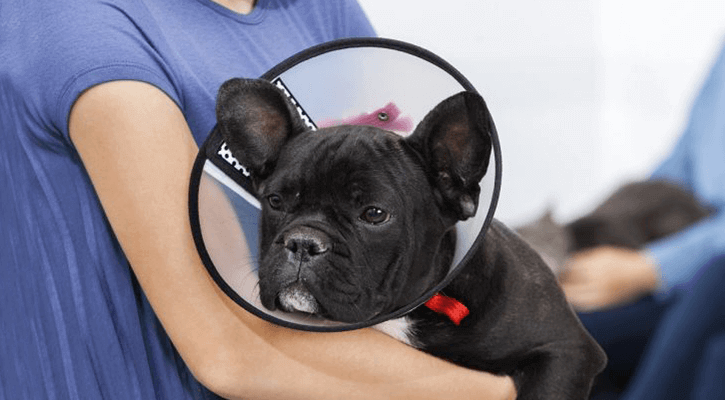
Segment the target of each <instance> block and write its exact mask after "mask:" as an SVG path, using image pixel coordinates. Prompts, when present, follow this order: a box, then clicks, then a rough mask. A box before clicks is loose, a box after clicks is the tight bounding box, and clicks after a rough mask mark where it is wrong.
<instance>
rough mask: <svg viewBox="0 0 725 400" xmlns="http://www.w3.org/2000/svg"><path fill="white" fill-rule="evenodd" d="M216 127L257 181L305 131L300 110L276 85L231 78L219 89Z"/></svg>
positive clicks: (255, 80) (261, 81) (260, 80)
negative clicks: (282, 149) (283, 146)
mask: <svg viewBox="0 0 725 400" xmlns="http://www.w3.org/2000/svg"><path fill="white" fill-rule="evenodd" d="M216 116H217V128H218V129H219V130H220V131H221V133H222V136H223V137H224V140H225V141H226V143H227V146H229V149H230V150H231V152H232V154H233V155H234V157H235V158H237V160H238V161H239V162H240V163H241V164H242V165H244V166H245V167H246V168H247V169H248V170H249V171H250V172H251V173H252V174H253V176H254V177H255V178H258V179H262V178H264V177H265V176H266V175H267V174H268V173H269V172H270V171H271V170H272V169H274V164H275V162H276V161H277V156H278V155H279V151H280V149H281V148H282V145H284V143H285V142H286V141H287V140H288V139H290V138H291V137H293V136H295V135H296V134H298V133H300V132H302V131H304V130H306V127H305V124H304V122H303V121H302V119H301V118H300V116H299V114H298V113H297V110H295V109H294V107H293V106H292V104H291V103H290V102H289V101H287V98H286V96H285V94H284V93H283V92H282V91H281V90H280V89H278V88H277V87H276V86H275V85H274V84H272V83H270V82H268V81H265V80H262V79H240V78H234V79H230V80H228V81H226V82H224V84H222V86H221V87H220V88H219V93H218V95H217V102H216Z"/></svg>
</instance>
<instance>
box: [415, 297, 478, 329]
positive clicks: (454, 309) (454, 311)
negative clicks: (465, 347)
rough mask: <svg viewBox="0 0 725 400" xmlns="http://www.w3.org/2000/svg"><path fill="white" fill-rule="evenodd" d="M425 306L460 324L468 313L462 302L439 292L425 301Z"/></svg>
mask: <svg viewBox="0 0 725 400" xmlns="http://www.w3.org/2000/svg"><path fill="white" fill-rule="evenodd" d="M425 306H426V307H428V308H430V309H431V310H433V311H435V312H437V313H439V314H445V315H446V316H447V317H448V318H449V319H450V320H451V321H452V322H453V323H454V324H456V325H460V324H461V320H463V318H466V316H467V315H468V313H469V311H468V307H466V306H464V305H463V303H461V302H460V301H458V300H456V299H454V298H452V297H448V296H445V295H442V294H440V293H436V294H434V295H433V297H431V298H430V299H429V300H428V301H426V302H425Z"/></svg>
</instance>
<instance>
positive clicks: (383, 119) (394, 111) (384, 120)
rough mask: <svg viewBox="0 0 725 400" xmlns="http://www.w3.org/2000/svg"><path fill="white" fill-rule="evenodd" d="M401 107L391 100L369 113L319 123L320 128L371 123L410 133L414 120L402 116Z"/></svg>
mask: <svg viewBox="0 0 725 400" xmlns="http://www.w3.org/2000/svg"><path fill="white" fill-rule="evenodd" d="M400 114H401V113H400V109H399V108H398V106H396V105H395V103H393V102H390V103H388V104H386V105H385V106H384V107H382V108H379V109H377V110H375V111H373V112H371V113H368V114H361V115H358V116H354V117H348V118H343V119H340V120H325V121H321V122H320V123H318V124H317V126H319V127H320V128H324V127H328V126H333V125H370V126H374V127H377V128H381V129H385V130H389V131H398V132H405V133H410V131H411V130H412V129H413V121H412V120H411V119H410V117H402V116H401V115H400Z"/></svg>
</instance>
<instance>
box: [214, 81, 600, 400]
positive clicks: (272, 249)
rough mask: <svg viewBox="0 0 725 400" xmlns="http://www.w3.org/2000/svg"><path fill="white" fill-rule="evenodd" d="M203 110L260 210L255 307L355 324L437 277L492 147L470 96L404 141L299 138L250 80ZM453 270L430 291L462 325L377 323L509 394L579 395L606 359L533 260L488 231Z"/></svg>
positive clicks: (426, 318) (405, 300)
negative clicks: (212, 117) (438, 289)
mask: <svg viewBox="0 0 725 400" xmlns="http://www.w3.org/2000/svg"><path fill="white" fill-rule="evenodd" d="M216 112H217V129H219V130H220V131H221V134H222V135H223V137H224V140H225V141H226V143H227V144H228V146H229V148H230V149H231V151H232V152H233V154H234V155H235V156H236V158H237V159H238V160H239V161H240V162H241V163H242V164H243V165H244V166H245V168H246V170H247V171H249V173H250V178H251V180H252V184H253V188H254V190H255V192H256V193H255V195H256V197H257V198H258V199H259V201H260V203H261V205H262V211H261V217H260V226H259V246H260V247H259V249H260V253H259V255H260V262H259V288H260V297H261V301H262V304H263V306H264V307H266V308H268V309H269V310H277V309H280V310H283V311H286V312H301V313H306V314H313V315H317V316H320V317H323V318H326V319H330V320H335V321H343V322H360V321H369V320H370V319H372V318H374V317H376V316H379V315H381V314H385V313H389V312H392V311H394V310H397V309H400V308H401V307H403V306H405V305H407V304H409V303H410V302H412V301H414V300H416V299H417V298H419V297H420V296H422V294H423V293H425V292H426V291H428V290H430V289H432V288H433V287H434V286H435V285H436V284H437V283H439V282H441V280H442V279H443V278H444V277H445V276H446V274H447V273H448V269H449V266H450V264H451V260H452V255H453V252H454V244H455V236H454V235H453V229H454V227H455V224H456V223H457V222H458V221H462V220H466V219H468V218H470V217H472V216H474V215H475V214H476V210H477V207H478V197H479V193H480V187H479V181H480V180H481V178H482V177H483V176H484V175H485V174H486V171H487V167H488V163H489V158H490V154H491V149H492V139H491V132H492V131H493V129H495V128H494V126H493V120H492V118H491V116H490V114H489V111H488V109H487V107H486V104H485V102H484V100H483V99H482V98H481V96H479V95H478V94H477V93H474V92H468V91H464V92H461V93H458V94H456V95H453V96H451V97H450V98H448V99H446V100H444V101H442V102H441V103H440V104H438V105H437V106H436V107H435V108H434V109H433V110H431V111H430V112H429V113H428V114H427V115H426V116H425V118H424V119H423V120H422V121H421V122H420V123H419V124H418V125H417V126H416V128H415V130H414V131H413V133H412V134H411V135H410V136H408V137H406V138H403V137H402V136H400V135H397V134H395V133H392V132H389V131H386V130H383V129H381V128H376V127H372V126H362V125H342V126H333V127H327V128H323V129H319V130H310V129H309V128H308V127H307V126H306V124H305V123H304V121H303V120H302V119H301V118H300V116H299V114H298V113H297V111H296V110H295V108H294V106H293V105H292V104H291V103H290V102H289V101H288V100H287V98H286V97H285V95H284V94H283V92H282V91H281V90H279V89H277V88H276V87H275V86H274V85H273V84H271V83H269V82H267V81H264V80H256V79H254V80H246V79H236V78H235V79H232V80H229V81H227V82H225V83H224V84H223V85H222V86H221V88H220V90H219V93H218V97H217V105H216ZM469 260H470V261H468V262H467V264H466V265H464V266H463V267H462V270H461V271H460V273H459V274H458V275H457V276H456V277H455V278H454V279H453V280H452V281H451V283H450V284H449V285H448V286H447V287H446V288H445V289H444V291H443V293H442V294H441V296H443V298H444V300H445V301H452V302H454V303H455V304H462V305H463V307H465V312H466V313H467V315H463V316H460V315H459V316H457V317H456V318H452V317H450V316H447V315H446V314H444V313H440V312H438V311H440V310H436V309H435V308H432V307H418V308H416V309H414V310H413V311H412V312H410V313H409V314H407V315H405V316H404V317H401V318H399V319H397V320H394V321H388V322H385V323H383V324H380V325H379V326H377V328H378V329H380V330H382V331H388V333H390V334H391V335H393V336H395V337H397V338H398V339H400V340H402V341H404V342H406V343H408V344H410V345H412V346H414V347H416V348H418V349H420V350H422V351H425V352H428V353H430V354H432V355H434V356H437V357H440V358H443V359H445V360H449V361H451V362H453V363H456V364H459V365H462V366H464V367H468V368H473V369H477V370H482V371H488V372H491V373H494V374H499V375H508V376H511V377H512V378H513V380H514V382H515V385H516V388H517V391H518V398H519V399H557V400H560V399H585V398H587V397H588V394H589V391H590V389H591V386H592V383H593V380H594V378H595V376H596V375H597V374H598V373H599V372H600V371H601V370H602V369H603V367H604V364H605V362H606V361H605V360H606V356H605V355H604V353H603V351H602V349H601V348H600V347H599V345H598V344H597V343H596V342H595V341H594V340H593V339H592V337H591V336H590V335H589V334H588V333H587V331H586V330H585V329H584V327H583V326H582V325H581V322H580V321H579V319H578V318H577V316H576V314H575V313H574V312H573V311H572V309H571V307H570V306H569V305H568V303H567V301H566V299H565V297H564V294H563V292H562V291H561V289H560V288H559V286H558V283H557V281H556V278H555V277H554V275H553V273H552V272H551V271H550V269H549V268H548V267H547V266H546V265H545V264H544V263H543V261H542V260H541V258H540V257H539V256H538V255H537V254H536V253H535V252H534V251H533V250H532V249H531V248H530V247H529V246H528V245H527V244H525V242H524V241H523V240H522V239H520V238H519V237H518V236H517V235H516V234H515V233H513V232H512V231H511V230H509V229H508V228H507V227H505V226H504V225H503V224H502V223H500V222H498V221H497V220H493V222H492V223H491V225H490V227H489V229H488V231H487V232H486V234H485V237H484V240H483V241H482V244H481V245H480V246H478V247H477V248H475V254H474V256H473V257H472V258H469ZM461 318H462V319H461ZM392 326H397V327H398V328H401V327H402V329H397V330H396V331H395V332H393V331H392V330H391V327H392Z"/></svg>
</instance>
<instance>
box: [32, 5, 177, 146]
mask: <svg viewBox="0 0 725 400" xmlns="http://www.w3.org/2000/svg"><path fill="white" fill-rule="evenodd" d="M126 6H127V8H124V9H123V10H122V9H120V8H118V7H117V6H115V5H113V4H109V3H107V2H85V1H67V2H58V3H52V4H50V5H45V6H37V12H36V13H26V14H25V16H26V17H27V16H29V15H30V16H32V18H33V20H32V21H31V20H28V21H24V22H21V23H24V24H25V25H26V26H27V28H26V30H28V32H27V34H28V35H29V37H33V38H38V39H37V40H34V42H33V43H32V46H33V48H32V49H29V50H27V51H25V55H26V57H27V61H26V63H27V67H28V68H27V71H29V72H27V73H28V75H29V76H25V77H23V79H22V80H23V81H24V82H25V84H26V90H27V92H28V93H27V94H28V96H27V97H29V98H30V99H31V101H32V102H33V103H34V104H33V107H37V108H38V109H39V111H40V112H39V118H43V121H41V123H42V124H46V125H47V126H50V127H52V129H51V131H52V132H55V133H56V134H57V135H58V136H60V139H62V140H66V141H69V139H68V115H69V113H70V109H71V107H72V106H73V103H74V102H75V101H76V100H77V98H78V96H80V94H81V93H83V91H85V90H87V89H89V88H91V87H92V86H94V85H98V84H100V83H103V82H108V81H112V80H138V81H144V82H147V83H150V84H152V85H154V86H157V87H159V88H160V89H161V90H163V91H164V92H166V93H167V94H168V95H169V96H170V97H171V98H172V99H173V100H174V101H177V102H178V95H177V93H176V90H175V87H174V85H173V83H172V82H173V80H174V79H173V76H172V75H173V73H172V71H171V70H170V69H169V68H168V66H167V65H166V63H165V60H164V59H163V58H162V56H161V55H160V54H161V53H160V51H159V46H163V44H162V43H153V44H152V42H151V41H150V40H149V38H151V37H160V36H161V35H160V33H158V32H152V31H150V30H153V26H155V24H153V23H148V21H143V20H142V19H144V18H151V16H150V14H149V13H148V11H147V10H146V9H145V8H144V6H143V4H142V2H140V1H138V0H131V1H128V2H127V4H126ZM31 7H34V6H31ZM141 27H146V28H141ZM143 29H145V30H146V31H143ZM38 30H42V34H41V33H39V32H38Z"/></svg>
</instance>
